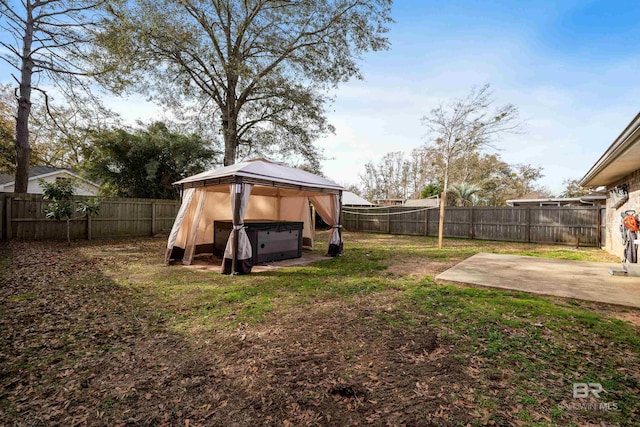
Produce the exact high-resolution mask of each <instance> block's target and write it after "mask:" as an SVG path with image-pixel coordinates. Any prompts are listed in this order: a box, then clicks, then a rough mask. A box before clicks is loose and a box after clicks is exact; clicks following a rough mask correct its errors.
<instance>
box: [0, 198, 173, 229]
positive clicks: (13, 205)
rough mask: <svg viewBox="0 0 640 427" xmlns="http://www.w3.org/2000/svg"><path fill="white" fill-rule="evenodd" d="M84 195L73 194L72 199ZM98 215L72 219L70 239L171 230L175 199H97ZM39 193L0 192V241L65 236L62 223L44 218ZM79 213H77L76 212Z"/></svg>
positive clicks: (64, 223) (42, 202) (64, 224)
mask: <svg viewBox="0 0 640 427" xmlns="http://www.w3.org/2000/svg"><path fill="white" fill-rule="evenodd" d="M86 199H88V197H83V196H75V197H74V200H86ZM99 200H100V212H99V214H98V215H96V216H93V217H90V218H86V217H82V218H80V217H79V218H74V219H73V220H72V221H71V227H70V236H71V238H72V239H92V238H105V237H121V236H151V235H154V234H156V233H161V232H167V231H169V230H171V226H172V225H173V221H174V219H175V217H176V215H177V213H178V209H179V208H180V202H179V201H178V200H160V199H121V198H100V199H99ZM45 204H46V202H45V201H43V200H42V195H39V194H17V193H0V213H1V214H2V220H1V221H0V236H2V239H3V240H9V239H21V240H42V239H63V238H66V222H65V221H54V220H50V219H47V218H46V216H45V213H44V210H43V207H44V205H45ZM78 216H79V214H78Z"/></svg>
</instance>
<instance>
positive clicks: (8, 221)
mask: <svg viewBox="0 0 640 427" xmlns="http://www.w3.org/2000/svg"><path fill="white" fill-rule="evenodd" d="M6 202H7V210H6V212H7V240H11V238H12V237H13V236H12V234H13V233H12V230H11V197H7V198H6Z"/></svg>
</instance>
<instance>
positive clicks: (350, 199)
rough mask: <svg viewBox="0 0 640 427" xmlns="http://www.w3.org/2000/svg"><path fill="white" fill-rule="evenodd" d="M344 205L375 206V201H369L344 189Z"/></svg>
mask: <svg viewBox="0 0 640 427" xmlns="http://www.w3.org/2000/svg"><path fill="white" fill-rule="evenodd" d="M342 206H353V207H370V206H373V203H371V202H370V201H368V200H367V199H363V198H362V197H360V196H358V195H357V194H355V193H352V192H351V191H343V192H342Z"/></svg>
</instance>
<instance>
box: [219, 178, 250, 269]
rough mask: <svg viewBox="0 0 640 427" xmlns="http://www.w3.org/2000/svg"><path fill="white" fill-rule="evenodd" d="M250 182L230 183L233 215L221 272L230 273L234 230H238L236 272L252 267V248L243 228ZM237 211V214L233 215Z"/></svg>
mask: <svg viewBox="0 0 640 427" xmlns="http://www.w3.org/2000/svg"><path fill="white" fill-rule="evenodd" d="M252 188H253V186H252V185H251V184H231V185H230V192H231V193H230V196H231V197H230V198H231V212H234V215H233V231H232V232H231V234H229V240H227V246H226V247H225V250H224V260H223V262H222V273H224V274H231V273H232V271H231V270H232V268H233V248H234V244H235V235H236V233H235V231H236V230H237V231H238V233H237V234H238V252H237V256H236V268H235V270H236V272H237V273H239V274H248V273H251V268H252V267H253V264H252V261H251V258H252V252H253V250H252V248H251V242H250V241H249V236H247V231H246V230H245V229H244V217H245V215H246V213H247V206H248V205H249V197H250V196H251V189H252ZM237 193H240V197H239V201H240V206H236V194H237ZM236 209H237V210H236ZM235 212H238V215H235Z"/></svg>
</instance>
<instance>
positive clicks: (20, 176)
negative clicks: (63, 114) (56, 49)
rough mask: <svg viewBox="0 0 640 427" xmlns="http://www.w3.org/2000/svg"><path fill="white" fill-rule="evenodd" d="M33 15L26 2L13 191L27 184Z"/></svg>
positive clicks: (25, 186) (19, 189)
mask: <svg viewBox="0 0 640 427" xmlns="http://www.w3.org/2000/svg"><path fill="white" fill-rule="evenodd" d="M33 25H34V22H33V16H32V9H31V3H30V2H27V19H26V21H25V31H24V37H23V39H22V41H23V47H22V69H21V73H20V97H19V98H18V114H17V115H16V179H15V186H14V191H15V192H16V193H26V192H27V186H28V184H29V158H30V156H31V147H30V146H29V115H30V114H31V79H32V77H33V60H32V59H31V45H32V43H33Z"/></svg>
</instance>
